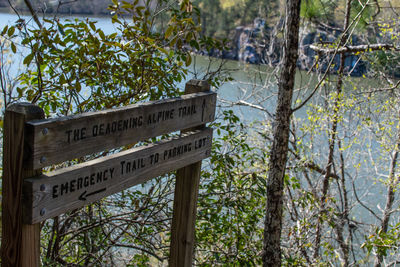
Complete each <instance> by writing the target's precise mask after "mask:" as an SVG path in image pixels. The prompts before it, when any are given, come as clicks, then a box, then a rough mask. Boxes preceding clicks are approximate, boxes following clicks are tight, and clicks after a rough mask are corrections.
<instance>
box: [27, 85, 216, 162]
mask: <svg viewBox="0 0 400 267" xmlns="http://www.w3.org/2000/svg"><path fill="white" fill-rule="evenodd" d="M215 104H216V94H215V93H213V92H203V93H194V94H190V95H185V96H182V97H179V98H173V99H166V100H160V101H151V102H147V103H144V104H140V105H131V106H127V107H123V108H117V109H111V110H105V111H98V112H89V113H85V114H80V115H75V116H67V117H61V118H55V119H48V120H41V121H35V122H29V123H28V124H27V125H28V130H29V135H30V136H31V137H32V138H31V139H30V143H29V146H30V148H31V153H32V155H31V157H30V158H31V160H30V161H29V162H28V164H29V165H30V166H31V167H32V168H34V169H36V168H42V167H45V166H49V165H51V164H55V163H60V162H63V161H66V160H70V159H74V158H78V157H80V156H84V155H88V154H92V153H96V152H100V151H104V150H106V149H111V148H116V147H120V146H123V145H127V144H132V143H136V142H138V141H141V140H145V139H147V138H151V137H155V136H159V135H162V134H166V133H169V132H173V131H178V130H181V129H184V128H189V127H193V126H196V125H199V124H204V123H206V122H210V121H212V120H214V114H215ZM60 151H62V153H60Z"/></svg>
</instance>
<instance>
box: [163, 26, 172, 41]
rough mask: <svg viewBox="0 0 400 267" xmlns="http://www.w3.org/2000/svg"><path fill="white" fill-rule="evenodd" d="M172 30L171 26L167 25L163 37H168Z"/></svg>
mask: <svg viewBox="0 0 400 267" xmlns="http://www.w3.org/2000/svg"><path fill="white" fill-rule="evenodd" d="M173 30H174V27H173V26H169V27H168V29H167V30H166V31H165V38H166V39H168V38H169V37H170V36H171V34H172V31H173Z"/></svg>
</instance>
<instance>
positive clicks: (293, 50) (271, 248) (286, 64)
mask: <svg viewBox="0 0 400 267" xmlns="http://www.w3.org/2000/svg"><path fill="white" fill-rule="evenodd" d="M300 2H301V0H287V2H286V23H285V26H286V28H285V45H284V51H283V58H282V65H281V72H280V77H279V84H278V88H279V92H278V105H277V108H276V112H275V119H274V123H275V127H274V133H273V144H272V148H271V152H270V162H269V170H268V183H267V205H266V216H265V224H264V245H263V266H264V267H267V266H268V267H271V266H281V247H280V244H281V243H280V241H281V230H282V206H283V178H284V176H285V168H286V162H287V157H288V143H289V130H290V117H291V115H292V108H291V107H292V97H293V87H294V80H295V73H296V62H297V58H298V43H299V23H300Z"/></svg>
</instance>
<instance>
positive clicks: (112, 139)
mask: <svg viewBox="0 0 400 267" xmlns="http://www.w3.org/2000/svg"><path fill="white" fill-rule="evenodd" d="M209 89H210V87H209V85H208V83H207V82H204V81H198V80H191V81H189V82H188V83H187V85H186V95H184V96H182V97H179V98H173V99H166V100H160V101H152V102H148V103H144V104H141V105H131V106H127V107H123V108H117V109H112V110H105V111H99V112H91V113H85V114H80V115H76V116H67V117H62V118H56V119H46V120H44V119H43V117H44V115H43V110H41V109H40V108H38V107H36V106H33V105H30V104H15V105H12V106H11V107H9V108H7V110H6V115H5V119H4V142H3V144H4V150H3V151H4V154H3V180H2V182H3V202H2V216H3V217H2V226H3V230H2V247H1V257H2V266H29V267H32V266H33V267H35V266H39V265H40V250H39V248H40V244H39V241H40V227H39V223H40V222H42V221H44V220H46V219H49V218H53V217H55V216H58V215H60V214H62V213H65V212H67V211H71V210H73V209H76V208H80V207H83V206H85V205H87V204H90V203H92V202H94V201H97V200H100V199H101V198H104V197H106V196H109V195H111V194H114V193H117V192H120V191H122V190H124V189H127V188H129V187H131V186H133V185H137V184H140V183H143V182H146V181H148V180H150V179H152V178H154V177H157V176H160V175H163V174H165V173H167V172H170V171H173V170H176V169H179V170H178V173H177V182H176V192H175V200H174V216H173V222H172V235H171V236H172V241H171V260H170V265H171V266H190V265H191V262H192V259H191V258H192V257H193V243H194V223H195V215H196V214H195V213H196V202H197V194H198V185H199V178H200V168H201V161H202V160H203V159H204V158H207V157H209V156H210V153H211V145H212V129H210V128H206V127H205V123H207V122H211V121H212V120H214V114H215V106H216V93H213V92H211V91H209ZM178 130H181V134H180V136H179V137H174V138H170V139H168V140H163V141H160V142H157V143H153V144H149V145H145V146H139V147H135V148H132V149H129V150H125V151H123V152H120V153H116V154H112V155H110V156H106V157H102V158H99V159H96V160H91V161H87V162H85V163H81V164H77V165H74V166H71V167H67V168H63V169H60V170H57V171H53V172H49V173H46V174H42V172H41V168H43V167H46V166H50V165H51V164H55V163H60V162H63V161H66V160H71V159H74V158H77V157H80V156H84V155H89V154H93V153H97V152H101V151H104V150H106V149H111V148H116V147H120V146H124V145H128V144H132V143H137V142H139V141H144V140H147V139H149V138H153V137H156V136H159V135H163V134H167V133H170V132H173V131H178ZM60 150H61V151H63V153H59V152H58V151H60ZM182 240H183V243H182V242H181V241H182ZM182 244H183V245H182Z"/></svg>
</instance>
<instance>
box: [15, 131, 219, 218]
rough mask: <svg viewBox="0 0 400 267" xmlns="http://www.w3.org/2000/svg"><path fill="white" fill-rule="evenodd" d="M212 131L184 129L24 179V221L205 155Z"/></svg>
mask: <svg viewBox="0 0 400 267" xmlns="http://www.w3.org/2000/svg"><path fill="white" fill-rule="evenodd" d="M211 144H212V129H211V128H205V129H204V130H200V131H195V132H188V133H186V134H182V136H180V137H179V138H173V139H169V140H163V141H160V142H158V143H154V144H149V145H147V146H141V147H138V148H133V149H130V150H127V151H123V152H120V153H117V154H113V155H110V156H106V157H103V158H100V159H96V160H92V161H88V162H86V163H82V164H78V165H75V166H71V167H68V168H64V169H61V170H57V171H54V172H51V173H48V174H46V175H41V176H39V177H36V178H31V179H26V180H24V187H23V190H24V203H25V207H24V208H25V212H24V214H25V218H24V220H25V222H26V223H29V224H34V223H39V222H41V221H44V220H45V219H48V218H52V217H54V216H57V215H60V214H62V213H65V212H67V211H70V210H73V209H76V208H80V207H82V206H84V205H87V204H89V203H91V202H94V201H96V200H100V199H101V198H103V197H106V196H109V195H111V194H114V193H117V192H120V191H121V190H124V189H127V188H129V187H131V186H133V185H137V184H140V183H143V182H145V181H147V180H149V179H151V178H154V177H156V176H159V175H162V174H164V173H167V172H170V171H173V170H176V169H178V168H182V167H184V166H187V165H189V164H192V163H195V162H198V161H200V160H202V159H204V158H207V157H209V156H210V153H211Z"/></svg>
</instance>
